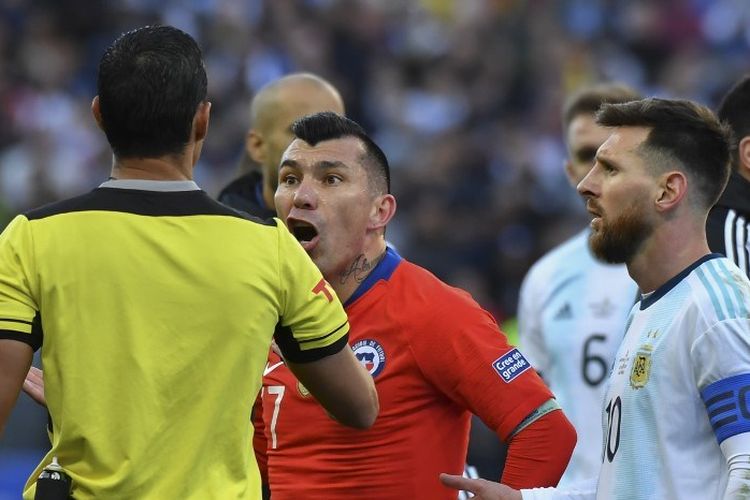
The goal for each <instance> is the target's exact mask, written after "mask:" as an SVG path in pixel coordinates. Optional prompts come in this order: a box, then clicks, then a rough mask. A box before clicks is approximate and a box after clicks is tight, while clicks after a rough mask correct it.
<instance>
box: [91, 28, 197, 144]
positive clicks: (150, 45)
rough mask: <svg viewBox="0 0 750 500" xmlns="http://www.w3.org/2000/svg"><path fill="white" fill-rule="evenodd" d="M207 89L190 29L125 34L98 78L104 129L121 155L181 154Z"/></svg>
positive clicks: (105, 58)
mask: <svg viewBox="0 0 750 500" xmlns="http://www.w3.org/2000/svg"><path fill="white" fill-rule="evenodd" d="M206 87H207V80H206V71H205V68H204V67H203V59H202V56H201V50H200V48H199V47H198V44H197V43H196V42H195V40H193V38H192V37H190V35H188V34H187V33H185V32H183V31H180V30H178V29H177V28H173V27H171V26H146V27H143V28H139V29H136V30H133V31H130V32H128V33H125V34H123V35H121V36H120V37H119V38H118V39H117V40H115V42H114V43H113V44H112V45H111V46H110V47H109V48H108V49H107V50H106V52H104V55H103V56H102V59H101V61H100V62H99V74H98V78H97V91H98V94H99V107H100V109H101V117H102V127H103V128H104V132H105V134H106V135H107V140H108V141H109V144H110V146H111V147H112V151H113V152H114V154H115V156H117V157H119V158H134V157H135V158H155V157H159V156H164V155H169V154H179V153H181V152H182V151H183V149H184V148H185V145H186V144H187V143H188V141H189V140H190V131H191V128H192V123H193V117H194V116H195V112H196V110H197V109H198V105H199V104H200V103H201V102H202V101H205V100H206Z"/></svg>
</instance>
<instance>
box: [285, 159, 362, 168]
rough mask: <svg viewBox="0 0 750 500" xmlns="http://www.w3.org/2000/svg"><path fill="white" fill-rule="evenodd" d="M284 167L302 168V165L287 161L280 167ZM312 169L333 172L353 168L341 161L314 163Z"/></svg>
mask: <svg viewBox="0 0 750 500" xmlns="http://www.w3.org/2000/svg"><path fill="white" fill-rule="evenodd" d="M283 167H290V168H300V164H299V162H298V161H296V160H290V159H286V160H284V161H282V162H281V165H280V166H279V168H283ZM312 168H313V170H332V169H334V168H345V169H350V168H351V167H350V166H349V165H347V164H346V163H344V162H341V161H326V160H323V161H319V162H316V163H313V165H312Z"/></svg>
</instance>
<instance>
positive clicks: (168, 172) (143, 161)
mask: <svg viewBox="0 0 750 500" xmlns="http://www.w3.org/2000/svg"><path fill="white" fill-rule="evenodd" d="M111 177H112V178H114V179H143V180H150V181H190V180H193V166H192V165H189V164H188V163H187V162H184V161H181V158H180V157H172V156H167V157H161V158H116V159H115V163H114V165H112V173H111Z"/></svg>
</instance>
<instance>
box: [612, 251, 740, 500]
mask: <svg viewBox="0 0 750 500" xmlns="http://www.w3.org/2000/svg"><path fill="white" fill-rule="evenodd" d="M749 305H750V281H748V279H747V277H745V276H744V274H743V273H742V272H741V271H740V270H739V269H738V268H737V267H736V266H735V265H734V264H733V263H732V262H731V261H730V260H728V259H726V258H725V257H722V256H720V255H719V254H711V255H707V256H705V257H703V258H702V259H700V260H698V261H697V262H695V263H694V264H693V265H691V266H690V267H688V268H687V269H685V270H684V271H683V272H681V273H680V274H678V275H677V276H675V277H674V278H672V279H671V280H670V281H668V282H667V283H665V284H664V285H662V286H661V287H660V288H658V289H657V290H656V291H654V292H653V293H652V294H651V295H649V296H647V297H644V298H643V300H642V301H641V303H640V304H638V305H637V306H636V307H634V308H633V311H632V312H631V315H630V317H629V319H628V328H627V331H626V333H625V338H624V339H623V343H622V346H621V347H620V350H619V352H618V354H617V358H616V360H615V366H614V369H613V372H612V376H611V378H610V382H609V385H608V388H607V392H606V398H605V401H604V412H603V414H602V426H603V431H604V434H603V436H604V446H603V453H602V456H603V464H602V469H601V473H600V476H599V484H598V487H597V498H599V499H628V500H634V499H660V500H662V499H686V498H701V499H703V498H721V497H722V496H723V492H724V489H725V488H726V484H727V474H728V468H727V463H726V459H725V457H724V455H723V454H722V451H721V449H720V448H719V444H720V443H721V442H722V441H723V440H725V439H727V438H728V437H731V436H734V435H737V434H740V433H744V432H748V431H750V413H749V412H748V409H750V405H749V404H748V403H750V402H749V401H747V400H746V394H747V393H748V392H749V391H750V315H749V313H748V308H749Z"/></svg>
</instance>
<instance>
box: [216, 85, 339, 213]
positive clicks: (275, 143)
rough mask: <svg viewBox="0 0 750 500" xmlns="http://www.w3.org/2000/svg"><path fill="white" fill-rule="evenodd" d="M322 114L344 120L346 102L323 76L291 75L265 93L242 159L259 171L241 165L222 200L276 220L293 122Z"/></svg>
mask: <svg viewBox="0 0 750 500" xmlns="http://www.w3.org/2000/svg"><path fill="white" fill-rule="evenodd" d="M320 111H332V112H334V113H338V114H340V115H343V114H344V102H343V101H342V99H341V95H340V94H339V92H338V90H336V88H335V87H334V86H333V85H331V84H330V83H329V82H327V81H326V80H324V79H322V78H320V77H319V76H316V75H313V74H311V73H293V74H290V75H287V76H284V77H282V78H279V79H278V80H274V81H273V82H271V83H269V84H267V85H266V86H264V87H263V88H261V89H260V90H259V91H258V93H257V94H256V95H255V97H254V98H253V100H252V102H251V103H250V130H248V132H247V135H246V137H245V150H244V155H243V157H244V158H245V159H248V158H249V159H252V161H253V162H255V163H257V164H258V165H259V166H260V171H258V170H251V162H249V161H243V162H242V164H241V166H240V173H241V174H242V175H241V176H240V177H239V178H237V179H235V180H234V181H232V182H231V183H230V184H229V185H228V186H226V187H225V188H224V189H223V190H222V191H221V193H219V201H220V202H222V203H224V204H225V205H229V206H230V207H232V208H236V209H237V210H242V211H243V212H246V213H249V214H251V215H255V216H256V217H261V218H263V219H265V218H269V217H274V216H275V215H276V209H275V208H274V205H273V195H274V193H275V192H276V186H277V183H278V172H279V163H280V162H281V155H282V154H283V153H284V150H285V149H286V147H287V146H288V145H289V143H290V142H292V139H294V135H293V134H292V128H291V127H292V123H294V121H295V120H297V119H299V118H302V117H303V116H305V115H309V114H313V113H318V112H320Z"/></svg>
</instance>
